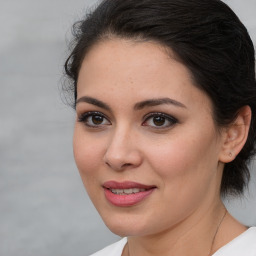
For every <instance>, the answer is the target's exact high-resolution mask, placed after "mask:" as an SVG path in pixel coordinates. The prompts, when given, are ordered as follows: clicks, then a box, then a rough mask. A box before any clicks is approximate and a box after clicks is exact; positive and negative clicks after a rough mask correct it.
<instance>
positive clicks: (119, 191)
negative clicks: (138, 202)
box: [110, 188, 146, 195]
mask: <svg viewBox="0 0 256 256" xmlns="http://www.w3.org/2000/svg"><path fill="white" fill-rule="evenodd" d="M145 190H146V189H144V188H141V189H139V188H128V189H110V191H111V192H112V193H114V194H116V195H130V194H135V193H139V192H143V191H145Z"/></svg>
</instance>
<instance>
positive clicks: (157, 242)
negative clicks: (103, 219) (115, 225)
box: [123, 201, 226, 256]
mask: <svg viewBox="0 0 256 256" xmlns="http://www.w3.org/2000/svg"><path fill="white" fill-rule="evenodd" d="M225 215H226V209H225V207H224V206H223V204H222V203H221V201H220V202H219V203H218V204H217V205H215V206H214V207H211V208H209V209H207V210H205V211H201V212H197V213H193V214H192V215H191V216H189V217H188V218H187V219H185V220H183V221H182V222H181V223H178V224H176V225H175V226H174V227H172V228H170V229H168V230H165V231H163V232H160V233H158V234H154V235H149V236H140V237H129V238H128V244H127V246H126V248H125V250H124V253H123V255H124V256H138V255H143V256H151V255H165V256H172V255H175V256H184V255H186V256H187V255H188V256H189V255H197V256H209V255H211V254H212V253H213V252H214V251H213V250H216V246H215V245H214V243H215V241H216V240H217V239H218V233H219V231H220V229H221V225H222V223H223V222H224V220H225V218H224V217H225ZM217 249H218V248H217Z"/></svg>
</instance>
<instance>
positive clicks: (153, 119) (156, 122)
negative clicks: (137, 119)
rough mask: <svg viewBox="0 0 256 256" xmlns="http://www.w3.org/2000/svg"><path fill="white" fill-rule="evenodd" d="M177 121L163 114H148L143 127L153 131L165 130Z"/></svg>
mask: <svg viewBox="0 0 256 256" xmlns="http://www.w3.org/2000/svg"><path fill="white" fill-rule="evenodd" d="M177 122H178V120H177V119H176V118H174V117H172V116H170V115H167V114H164V113H150V114H148V115H147V116H146V117H145V121H144V122H143V123H142V125H143V126H149V127H151V128H155V129H165V128H169V127H172V126H173V125H175V124H176V123H177Z"/></svg>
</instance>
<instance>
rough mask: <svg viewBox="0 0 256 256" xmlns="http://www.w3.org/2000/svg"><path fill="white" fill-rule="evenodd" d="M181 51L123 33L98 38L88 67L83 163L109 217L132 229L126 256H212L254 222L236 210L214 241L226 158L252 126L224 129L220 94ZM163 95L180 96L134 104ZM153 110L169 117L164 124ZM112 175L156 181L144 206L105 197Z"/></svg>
mask: <svg viewBox="0 0 256 256" xmlns="http://www.w3.org/2000/svg"><path fill="white" fill-rule="evenodd" d="M171 56H172V53H170V51H169V52H168V53H167V51H166V50H165V49H164V48H163V47H161V46H160V45H158V44H157V43H154V42H134V41H131V40H124V39H118V38H113V39H111V40H110V39H109V40H105V41H103V42H100V43H98V44H96V45H94V47H93V48H92V49H91V50H90V51H89V53H88V54H87V55H86V57H85V58H84V61H83V63H82V66H81V69H80V72H79V79H78V87H77V94H78V97H77V98H78V101H77V106H76V112H77V122H76V124H75V128H74V156H75V161H76V164H77V166H78V169H79V172H80V175H81V178H82V180H83V183H84V185H85V188H86V190H87V192H88V194H89V196H90V198H91V200H92V202H93V203H94V205H95V207H96V209H97V210H98V212H99V214H100V215H101V217H102V219H103V220H104V222H105V224H106V225H107V226H108V227H109V229H110V230H111V231H112V232H114V233H116V234H118V235H120V236H128V244H127V245H126V247H125V249H124V252H123V255H128V254H129V255H130V256H132V255H174V253H175V256H178V255H198V256H200V255H202V256H203V255H208V254H209V253H210V251H212V252H213V251H216V250H217V249H218V248H220V247H221V246H223V245H224V244H225V243H227V242H228V241H230V240H231V239H233V238H234V237H235V236H237V235H239V234H240V233H241V232H243V231H244V230H245V227H244V226H242V225H241V224H239V223H238V222H237V221H235V220H234V219H232V217H231V216H230V215H229V214H227V215H226V216H225V218H224V219H223V221H222V224H221V226H220V229H219V230H218V236H216V238H215V239H214V241H213V237H214V235H215V233H216V231H217V226H218V225H219V223H220V221H221V220H222V218H223V216H224V213H225V208H224V206H223V204H222V202H221V200H220V193H219V191H220V183H221V177H222V171H223V168H224V163H225V162H228V161H231V160H232V159H231V158H232V157H230V154H229V153H230V152H231V151H232V152H233V154H232V155H233V156H234V157H235V154H237V153H238V151H239V150H240V148H241V147H242V144H243V143H244V142H243V141H242V142H241V143H240V144H241V145H240V144H239V145H240V147H238V146H236V148H235V147H233V148H231V143H230V141H234V139H233V137H235V138H236V137H238V136H237V134H238V135H239V134H240V133H242V132H244V133H246V129H243V130H241V131H242V132H241V131H240V130H239V131H238V132H237V130H234V129H233V130H232V129H229V130H228V129H220V128H219V127H217V126H216V124H215V123H214V120H213V117H212V103H211V100H210V99H209V97H208V96H207V95H206V94H205V93H204V92H203V91H201V90H199V89H198V88H197V87H196V86H195V85H194V82H193V81H192V79H191V76H190V73H189V71H188V69H187V68H186V67H185V66H184V65H182V64H181V63H179V62H177V61H176V60H175V59H174V58H172V57H171ZM83 97H87V98H86V99H85V98H83ZM88 97H90V99H89V100H88ZM160 98H169V99H172V102H171V103H168V104H166V103H162V104H159V105H156V106H149V105H147V104H144V105H143V107H142V106H141V108H134V106H138V103H140V102H144V101H148V100H152V99H160ZM91 99H93V100H91ZM96 100H97V101H96ZM98 101H100V102H101V103H103V104H98ZM105 105H107V106H108V107H107V108H106V106H105ZM141 105H142V104H141ZM244 111H245V112H246V111H247V112H246V113H245V114H248V111H249V110H248V109H245V110H244ZM89 112H90V113H89ZM88 113H89V114H88ZM91 113H93V114H91ZM150 113H154V115H155V117H158V119H159V113H163V114H164V115H165V116H164V117H162V118H161V116H160V125H159V123H156V122H154V121H156V119H154V118H153V117H152V116H150V115H151V114H150ZM85 115H87V116H86V118H85ZM167 117H168V118H169V117H170V119H168V118H167ZM238 119H239V118H238ZM95 120H96V121H95ZM239 120H240V121H241V122H243V121H244V118H240V119H239ZM156 124H157V125H156ZM241 127H242V126H241ZM241 129H242V128H241ZM233 135H235V136H233ZM232 136H233V137H232ZM245 137H246V136H245ZM232 145H234V143H233V144H232ZM109 180H115V181H118V182H123V181H134V182H138V183H141V184H146V185H154V186H155V187H156V189H155V190H154V191H153V193H152V194H151V195H150V196H149V197H147V198H146V199H144V200H143V201H142V202H140V203H139V204H137V205H134V206H129V207H118V206H114V205H112V204H111V203H109V202H108V201H107V200H106V198H105V195H104V190H103V188H102V184H103V183H104V182H106V181H109ZM227 223H229V224H230V225H231V226H230V225H227ZM230 229H231V230H232V231H233V232H230V233H231V234H229V233H227V230H230ZM198 241H200V244H199V243H198ZM213 242H214V244H213ZM195 245H196V246H195Z"/></svg>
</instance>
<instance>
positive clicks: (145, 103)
mask: <svg viewBox="0 0 256 256" xmlns="http://www.w3.org/2000/svg"><path fill="white" fill-rule="evenodd" d="M81 102H86V103H89V104H92V105H95V106H98V107H100V108H103V109H105V110H108V111H110V112H111V111H112V110H111V107H110V106H109V105H108V104H106V103H104V102H103V101H100V100H97V99H95V98H92V97H89V96H83V97H81V98H79V99H78V100H77V101H76V105H77V104H78V103H81ZM165 104H167V105H169V104H170V105H174V106H176V107H181V108H186V106H185V105H184V104H182V103H181V102H179V101H176V100H174V99H170V98H159V99H148V100H144V101H141V102H138V103H136V104H135V105H134V109H135V110H141V109H143V108H145V107H153V106H158V105H165Z"/></svg>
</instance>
